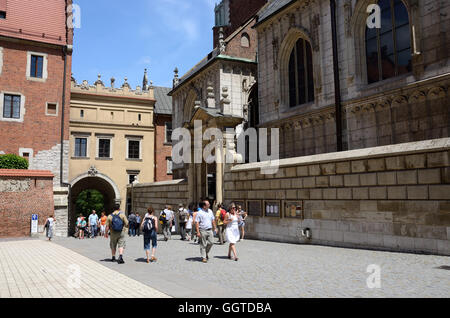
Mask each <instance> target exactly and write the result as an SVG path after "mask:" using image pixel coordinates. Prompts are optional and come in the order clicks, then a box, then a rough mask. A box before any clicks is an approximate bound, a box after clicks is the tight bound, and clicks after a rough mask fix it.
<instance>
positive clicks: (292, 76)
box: [289, 38, 314, 107]
mask: <svg viewBox="0 0 450 318" xmlns="http://www.w3.org/2000/svg"><path fill="white" fill-rule="evenodd" d="M313 101H314V81H313V67H312V51H311V44H309V42H308V41H306V40H304V39H302V38H300V39H299V40H298V41H297V43H296V44H295V46H294V48H293V49H292V52H291V57H290V58H289V106H290V107H294V106H297V105H301V104H305V103H309V102H313Z"/></svg>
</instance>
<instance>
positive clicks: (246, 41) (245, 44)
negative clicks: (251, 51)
mask: <svg viewBox="0 0 450 318" xmlns="http://www.w3.org/2000/svg"><path fill="white" fill-rule="evenodd" d="M241 46H242V47H250V36H249V35H248V34H247V33H243V34H242V37H241Z"/></svg>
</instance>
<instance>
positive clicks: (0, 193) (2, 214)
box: [0, 170, 54, 238]
mask: <svg viewBox="0 0 450 318" xmlns="http://www.w3.org/2000/svg"><path fill="white" fill-rule="evenodd" d="M53 213H54V200H53V174H52V173H51V172H50V171H34V170H0V220H1V222H0V238H2V237H26V236H30V232H31V216H32V214H38V215H39V228H38V231H39V233H42V232H43V230H44V229H43V227H44V224H45V221H46V220H47V218H48V217H49V216H50V215H52V214H53Z"/></svg>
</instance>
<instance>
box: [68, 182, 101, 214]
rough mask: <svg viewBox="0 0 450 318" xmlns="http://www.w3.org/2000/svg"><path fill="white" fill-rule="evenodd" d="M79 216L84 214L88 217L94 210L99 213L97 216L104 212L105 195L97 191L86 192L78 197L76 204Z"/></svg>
mask: <svg viewBox="0 0 450 318" xmlns="http://www.w3.org/2000/svg"><path fill="white" fill-rule="evenodd" d="M75 205H76V211H77V215H79V214H82V215H83V216H85V217H88V216H89V215H90V214H91V213H92V210H95V211H97V215H99V213H101V212H102V211H103V210H104V207H105V201H104V198H103V195H102V194H101V193H100V192H99V191H97V190H90V189H89V190H84V191H83V192H81V193H80V194H79V195H78V198H77V200H76V202H75Z"/></svg>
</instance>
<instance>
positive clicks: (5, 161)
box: [0, 154, 28, 170]
mask: <svg viewBox="0 0 450 318" xmlns="http://www.w3.org/2000/svg"><path fill="white" fill-rule="evenodd" d="M0 169H22V170H27V169H28V160H27V159H25V158H22V157H20V156H17V155H12V154H9V155H0Z"/></svg>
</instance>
